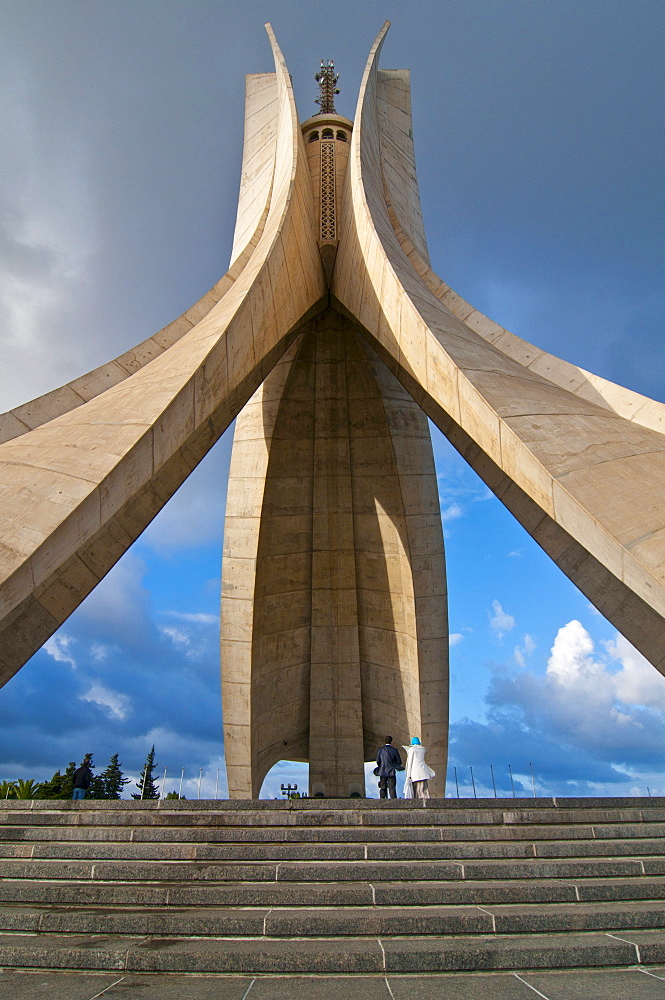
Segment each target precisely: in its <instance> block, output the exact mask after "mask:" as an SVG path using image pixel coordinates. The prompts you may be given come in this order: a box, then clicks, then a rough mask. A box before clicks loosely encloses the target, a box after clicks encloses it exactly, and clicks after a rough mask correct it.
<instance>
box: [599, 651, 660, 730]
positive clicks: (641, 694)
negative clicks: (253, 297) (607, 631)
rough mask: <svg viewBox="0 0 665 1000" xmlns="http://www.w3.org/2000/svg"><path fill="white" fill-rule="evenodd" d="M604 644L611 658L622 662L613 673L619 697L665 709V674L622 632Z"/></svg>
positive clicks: (628, 703)
mask: <svg viewBox="0 0 665 1000" xmlns="http://www.w3.org/2000/svg"><path fill="white" fill-rule="evenodd" d="M605 646H606V649H607V651H608V653H609V654H610V656H611V657H612V659H613V660H614V661H618V662H619V663H620V664H621V668H620V669H619V670H618V671H617V672H616V673H614V674H612V675H611V681H612V682H613V686H614V691H615V693H616V696H617V698H618V699H619V701H622V702H624V703H625V704H626V705H647V706H648V707H650V708H656V709H658V711H660V712H665V677H663V675H662V674H660V673H659V672H658V671H657V670H656V669H655V667H653V666H652V665H651V664H650V663H649V661H648V660H646V659H645V658H644V657H643V656H642V654H641V653H638V651H637V650H636V649H635V647H634V646H631V644H630V643H629V642H628V640H627V639H624V637H623V636H622V635H618V636H617V637H616V639H615V640H614V641H613V642H608V643H606V644H605Z"/></svg>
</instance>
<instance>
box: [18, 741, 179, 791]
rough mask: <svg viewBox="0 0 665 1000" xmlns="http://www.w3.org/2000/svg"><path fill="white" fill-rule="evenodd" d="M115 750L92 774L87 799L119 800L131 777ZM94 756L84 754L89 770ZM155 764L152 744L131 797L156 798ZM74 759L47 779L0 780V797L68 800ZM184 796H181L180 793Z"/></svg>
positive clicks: (73, 770)
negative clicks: (105, 762)
mask: <svg viewBox="0 0 665 1000" xmlns="http://www.w3.org/2000/svg"><path fill="white" fill-rule="evenodd" d="M118 756H119V755H118V754H117V753H114V754H113V756H112V757H111V759H110V760H109V762H108V765H107V766H106V768H105V769H104V770H103V771H102V772H101V774H96V775H94V776H93V779H92V783H91V785H90V788H89V789H88V792H87V795H86V798H88V799H120V798H122V791H123V788H124V787H125V785H128V784H130V782H131V778H125V776H124V774H123V771H122V765H121V763H120V761H119V760H118ZM92 758H93V755H92V754H91V753H87V754H85V755H84V758H83V759H84V761H85V762H86V763H87V764H88V766H89V767H90V768H91V769H92V768H93V767H94V765H93V763H92ZM157 767H158V764H157V762H156V761H155V746H154V744H153V746H152V747H151V749H150V752H149V753H148V756H147V757H146V761H145V764H144V765H143V769H142V771H141V776H140V778H139V780H138V781H137V782H136V787H137V788H138V792H132V798H133V799H158V798H159V785H157V784H156V783H155V780H154V771H155V768H157ZM75 771H76V763H75V761H73V760H72V761H70V762H69V764H68V765H67V767H66V768H65V770H64V772H61V771H59V770H58V771H56V772H55V774H54V775H53V777H52V778H50V779H49V780H48V781H42V782H37V781H35V780H34V779H33V778H19V779H18V780H17V781H0V799H71V797H72V791H73V789H74V772H75ZM178 797H179V796H178V793H177V792H169V794H168V795H167V796H166V798H167V799H177V798H178ZM183 798H184V796H183Z"/></svg>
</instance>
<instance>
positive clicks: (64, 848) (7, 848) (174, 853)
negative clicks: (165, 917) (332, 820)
mask: <svg viewBox="0 0 665 1000" xmlns="http://www.w3.org/2000/svg"><path fill="white" fill-rule="evenodd" d="M664 852H665V844H664V843H663V841H662V840H660V839H656V838H634V839H632V840H618V839H617V840H610V841H604V840H564V841H536V842H530V841H519V842H517V843H513V842H510V841H499V842H494V841H482V842H476V841H471V842H468V841H457V842H455V843H452V844H443V843H440V842H431V841H430V842H427V843H424V844H423V843H417V844H413V843H403V842H394V843H391V844H371V843H370V844H363V843H357V844H336V843H332V844H331V843H323V842H321V841H319V842H317V843H313V842H305V843H298V842H296V841H293V842H292V843H290V844H282V843H277V844H275V843H269V844H258V845H257V844H224V845H220V844H215V845H211V844H200V843H189V844H188V843H180V844H164V843H159V844H155V843H141V844H137V843H133V842H132V843H127V842H120V843H118V842H114V843H109V842H100V841H93V842H92V843H83V842H76V843H72V842H71V841H66V842H64V843H59V842H53V841H51V842H40V843H19V844H15V843H12V844H10V843H4V844H3V843H0V859H4V860H10V859H15V858H27V859H33V860H38V859H65V860H77V859H89V860H99V861H103V860H118V861H132V860H144V861H242V862H246V861H306V860H311V861H422V860H431V861H435V860H455V861H466V860H474V859H479V858H483V859H489V858H534V857H535V858H592V857H611V858H626V857H645V856H652V857H663V856H664Z"/></svg>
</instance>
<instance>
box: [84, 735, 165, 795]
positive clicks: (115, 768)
mask: <svg viewBox="0 0 665 1000" xmlns="http://www.w3.org/2000/svg"><path fill="white" fill-rule="evenodd" d="M153 749H154V748H153ZM97 780H99V782H100V784H101V787H102V792H103V794H102V795H100V796H99V798H103V799H119V798H122V790H123V788H124V786H125V785H127V784H129V782H130V780H131V779H130V778H125V777H123V774H122V769H121V767H120V763H119V761H118V754H117V753H114V754H113V756H112V757H111V759H110V761H109V763H108V767H107V768H106V770H105V771H102V773H101V774H100V775H99V779H97V778H95V781H97Z"/></svg>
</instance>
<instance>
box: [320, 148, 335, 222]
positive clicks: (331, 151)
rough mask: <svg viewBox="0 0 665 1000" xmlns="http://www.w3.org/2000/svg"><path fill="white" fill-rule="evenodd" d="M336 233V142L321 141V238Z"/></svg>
mask: <svg viewBox="0 0 665 1000" xmlns="http://www.w3.org/2000/svg"><path fill="white" fill-rule="evenodd" d="M336 238H337V237H336V234H335V143H334V142H322V143H321V239H322V240H334V239H336Z"/></svg>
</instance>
